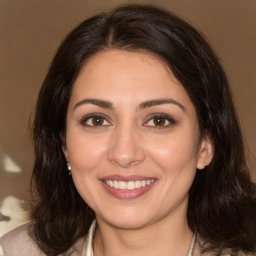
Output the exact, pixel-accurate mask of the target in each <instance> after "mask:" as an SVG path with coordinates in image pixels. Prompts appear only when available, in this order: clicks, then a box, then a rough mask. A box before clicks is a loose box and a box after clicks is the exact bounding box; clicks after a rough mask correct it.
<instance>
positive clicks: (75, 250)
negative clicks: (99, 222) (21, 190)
mask: <svg viewBox="0 0 256 256" xmlns="http://www.w3.org/2000/svg"><path fill="white" fill-rule="evenodd" d="M32 226H33V223H29V224H25V225H22V226H20V227H18V228H16V229H14V230H12V231H10V232H9V233H7V234H5V235H4V236H3V237H2V238H1V240H0V256H1V246H2V250H3V255H4V256H45V255H46V254H45V253H44V252H42V251H41V250H40V248H39V247H38V246H37V244H36V242H35V241H34V240H33V239H32V238H31V237H30V235H29V230H30V228H31V227H32ZM84 243H85V238H81V239H79V240H78V241H77V242H76V243H75V244H74V245H73V246H72V248H70V249H69V250H68V252H66V253H64V254H62V255H63V256H64V255H70V256H81V255H82V250H83V246H84Z"/></svg>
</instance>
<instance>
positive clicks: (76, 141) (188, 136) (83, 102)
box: [63, 50, 211, 228]
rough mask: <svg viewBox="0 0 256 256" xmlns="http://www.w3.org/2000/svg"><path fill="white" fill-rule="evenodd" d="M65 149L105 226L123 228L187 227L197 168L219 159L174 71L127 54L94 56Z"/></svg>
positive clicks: (77, 93) (75, 95) (79, 84)
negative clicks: (176, 224) (213, 154)
mask: <svg viewBox="0 0 256 256" xmlns="http://www.w3.org/2000/svg"><path fill="white" fill-rule="evenodd" d="M63 150H64V153H65V156H66V159H67V161H68V162H70V165H71V168H72V178H73V180H74V183H75V186H76V188H77V190H78V192H79V193H80V195H81V196H82V198H83V199H84V200H85V201H86V202H87V204H88V205H89V206H90V207H91V208H92V209H93V210H94V211H95V214H96V216H97V219H98V221H104V222H105V223H108V224H111V225H113V226H116V227H120V228H139V227H143V226H146V225H150V224H153V223H155V222H157V221H160V220H171V219H175V220H178V221H179V220H182V221H184V220H185V219H186V210H187V203H188V191H189V189H190V187H191V184H192V182H193V179H194V176H195V172H196V169H197V168H198V169H203V168H204V163H206V164H207V163H209V161H210V160H211V145H210V142H209V140H208V139H207V138H203V139H202V140H200V134H199V127H198V121H197V116H196V112H195V108H194V106H193V104H192V103H191V101H190V99H189V97H188V95H187V93H186V91H185V90H184V88H183V87H182V86H181V85H180V84H179V82H178V81H177V80H176V79H175V77H174V76H173V74H172V72H171V71H170V70H169V69H168V67H167V66H166V65H165V64H164V63H163V62H162V61H161V60H159V59H158V58H156V57H154V56H153V55H150V54H146V53H138V52H137V53H136V52H126V51H120V50H109V51H105V52H100V53H98V54H96V55H94V56H93V57H92V58H91V59H90V60H89V61H88V62H87V63H86V65H85V66H84V67H83V69H82V70H81V72H80V75H79V76H78V78H77V80H76V82H75V83H74V87H73V91H72V94H71V98H70V103H69V106H68V113H67V130H66V139H65V142H64V145H63Z"/></svg>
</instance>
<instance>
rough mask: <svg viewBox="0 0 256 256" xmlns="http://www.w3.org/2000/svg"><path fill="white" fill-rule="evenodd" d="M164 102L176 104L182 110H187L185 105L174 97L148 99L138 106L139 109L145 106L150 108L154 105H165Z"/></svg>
mask: <svg viewBox="0 0 256 256" xmlns="http://www.w3.org/2000/svg"><path fill="white" fill-rule="evenodd" d="M163 104H174V105H176V106H178V107H179V108H180V109H181V110H182V111H184V112H185V107H184V106H183V105H182V104H181V103H179V102H178V101H176V100H173V99H156V100H147V101H145V102H142V103H141V104H140V105H139V106H138V110H143V109H145V108H150V107H153V106H157V105H163Z"/></svg>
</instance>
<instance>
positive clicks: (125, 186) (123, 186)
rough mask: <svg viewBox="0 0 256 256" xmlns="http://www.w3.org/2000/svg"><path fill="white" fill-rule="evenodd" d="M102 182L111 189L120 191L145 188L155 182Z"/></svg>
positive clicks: (152, 180)
mask: <svg viewBox="0 0 256 256" xmlns="http://www.w3.org/2000/svg"><path fill="white" fill-rule="evenodd" d="M103 182H104V183H105V184H106V185H108V186H109V187H111V188H114V189H120V190H134V189H140V188H143V187H147V186H149V185H151V184H152V183H154V182H155V180H154V179H151V180H134V181H127V182H126V181H118V180H103Z"/></svg>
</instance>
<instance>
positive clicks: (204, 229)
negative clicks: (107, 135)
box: [31, 5, 256, 255]
mask: <svg viewBox="0 0 256 256" xmlns="http://www.w3.org/2000/svg"><path fill="white" fill-rule="evenodd" d="M108 49H120V50H124V51H135V52H136V51H143V52H148V53H151V54H154V55H156V56H158V57H160V58H161V59H162V60H163V61H164V62H165V63H166V64H167V65H168V66H169V68H170V69H171V71H172V72H173V74H174V75H175V77H176V78H177V79H178V80H179V81H180V83H181V84H182V85H183V87H184V89H185V90H186V92H187V94H188V95H189V97H190V99H191V101H192V103H193V104H194V107H195V109H196V112H197V117H198V122H199V126H200V131H201V134H205V133H206V134H207V135H208V136H210V138H211V140H212V142H213V143H214V149H215V152H214V157H213V160H212V162H211V164H210V165H209V166H207V167H206V169H205V170H203V171H198V172H197V174H196V177H195V180H194V183H193V185H192V187H191V189H190V195H189V205H188V213H187V218H188V223H189V226H190V228H191V229H192V230H193V231H194V232H197V233H198V234H199V236H200V237H201V238H202V240H203V241H205V245H204V249H206V250H214V251H216V252H221V251H222V250H223V249H225V248H229V249H231V250H232V252H234V253H236V252H237V251H243V252H253V253H254V252H256V245H255V239H256V221H255V219H256V188H255V184H254V183H253V182H252V181H251V178H250V175H249V171H248V167H247V164H246V160H245V153H244V142H243V138H242V135H241V132H240V128H239V124H238V121H237V116H236V113H235V110H234V106H233V102H232V97H231V93H230V89H229V85H228V81H227V78H226V75H225V73H224V71H223V68H222V67H221V65H220V63H219V61H218V58H217V57H216V55H215V54H214V52H213V51H212V49H211V48H210V46H209V44H208V43H207V42H206V40H205V39H204V38H203V36H202V35H200V34H199V33H198V32H197V31H196V30H195V29H194V28H193V27H191V26H190V25H189V24H187V23H186V22H184V21H183V20H182V19H180V18H178V17H177V16H175V15H174V14H172V13H170V12H168V11H166V10H163V9H161V8H157V7H154V6H145V5H128V6H122V7H119V8H117V9H115V10H113V11H112V12H110V13H108V14H100V15H97V16H94V17H92V18H89V19H87V20H85V21H84V22H83V23H81V24H80V25H79V26H78V27H77V28H75V29H74V30H73V31H72V32H71V33H70V34H69V35H68V36H67V37H66V39H65V40H64V41H63V43H62V44H61V46H60V47H59V49H58V51H57V53H56V55H55V57H54V59H53V61H52V64H51V66H50V69H49V72H48V74H47V76H46V78H45V80H44V83H43V85H42V88H41V91H40V94H39V97H38V102H37V107H36V114H35V121H34V150H35V164H34V170H33V175H32V180H31V186H32V196H33V198H34V204H33V207H32V218H33V219H34V220H35V221H36V223H35V225H34V226H33V230H32V234H33V237H34V238H35V239H36V241H37V243H38V245H39V247H40V248H41V249H42V250H43V251H44V252H45V253H46V254H47V255H58V254H60V253H63V252H66V251H67V250H68V249H69V248H70V247H71V246H72V245H73V244H74V243H75V242H76V241H77V240H78V239H79V238H81V237H84V236H85V235H86V234H87V231H88V228H89V226H90V224H91V222H92V220H93V218H95V215H94V213H93V211H92V210H91V209H90V208H89V206H88V205H87V204H86V202H84V201H83V199H82V198H81V197H80V195H79V194H78V192H77V190H76V188H75V186H74V183H73V181H72V177H71V176H69V175H68V171H67V166H66V160H65V157H64V155H63V152H62V149H61V140H60V134H64V135H65V127H66V115H67V106H68V103H69V99H70V94H71V91H72V86H73V84H74V81H75V80H76V78H77V77H78V75H79V72H80V70H81V68H82V67H83V66H84V65H85V63H86V62H87V61H88V59H89V58H90V57H92V56H93V55H94V54H96V53H97V52H99V51H104V50H108ZM85 157H86V156H85ZM170 228H171V227H170Z"/></svg>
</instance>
